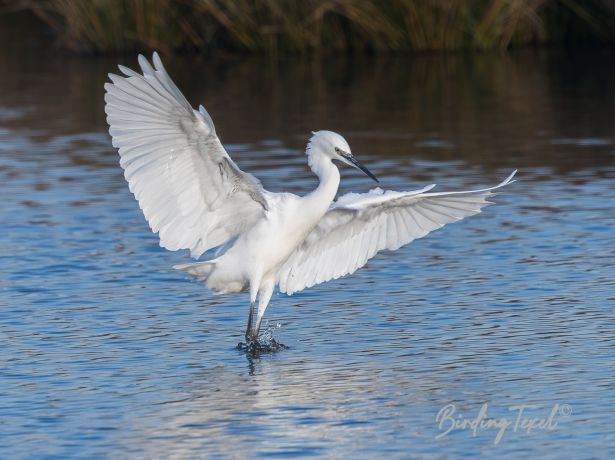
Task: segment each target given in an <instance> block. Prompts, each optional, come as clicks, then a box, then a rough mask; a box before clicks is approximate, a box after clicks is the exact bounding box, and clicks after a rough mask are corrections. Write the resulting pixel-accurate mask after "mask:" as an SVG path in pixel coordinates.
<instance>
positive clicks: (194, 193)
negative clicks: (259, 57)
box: [105, 53, 267, 257]
mask: <svg viewBox="0 0 615 460" xmlns="http://www.w3.org/2000/svg"><path fill="white" fill-rule="evenodd" d="M153 64H154V67H152V66H151V64H150V63H149V62H148V61H147V59H145V58H144V57H143V56H141V55H140V56H139V65H140V66H141V70H142V72H143V75H141V74H139V73H137V72H134V71H132V70H130V69H128V68H126V67H123V66H120V67H119V68H120V70H121V72H122V73H123V74H124V76H119V75H113V74H110V75H109V78H110V79H111V81H112V82H113V83H106V84H105V90H106V94H105V102H106V105H105V112H106V113H107V122H108V123H109V133H110V134H111V136H112V137H113V146H114V147H117V148H118V149H119V152H120V157H121V159H120V165H121V166H122V168H124V176H125V177H126V180H127V181H128V184H129V186H130V191H131V192H132V193H133V194H134V195H135V198H136V199H137V200H138V201H139V206H140V207H141V209H142V210H143V214H144V215H145V218H146V219H147V221H148V222H149V225H150V227H151V229H152V231H153V232H154V233H159V236H160V245H161V246H162V247H165V248H167V249H171V250H177V249H190V253H191V255H192V256H193V257H198V256H200V255H201V254H202V253H203V252H205V251H207V250H208V249H210V248H213V247H216V246H219V245H220V244H222V243H224V242H226V241H228V240H229V239H231V238H234V237H236V236H237V235H239V234H241V233H242V232H244V231H245V230H246V229H247V228H248V227H250V226H251V225H252V224H253V223H254V222H255V221H256V220H258V219H259V218H261V217H262V216H263V215H264V211H265V210H266V209H267V200H266V197H265V193H266V192H265V191H264V190H263V188H262V186H261V184H260V182H259V181H258V180H257V179H256V178H255V177H254V176H252V175H250V174H246V173H244V172H242V171H241V170H240V169H239V168H238V167H237V165H236V164H235V163H234V162H233V160H232V159H231V158H230V157H229V155H228V154H227V153H226V151H225V150H224V147H222V144H221V143H220V140H219V139H218V136H217V135H216V131H215V127H214V124H213V122H212V120H211V117H210V116H209V114H208V113H207V111H206V110H205V108H204V107H203V106H201V107H200V108H199V111H196V110H193V109H192V107H191V106H190V104H189V103H188V101H187V100H186V98H185V97H184V96H183V94H182V93H181V92H180V91H179V89H178V88H177V86H175V84H174V83H173V81H172V80H171V77H169V74H168V73H167V72H166V70H165V69H164V67H163V65H162V62H161V61H160V58H159V57H158V54H157V53H154V56H153Z"/></svg>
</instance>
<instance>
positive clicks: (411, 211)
mask: <svg viewBox="0 0 615 460" xmlns="http://www.w3.org/2000/svg"><path fill="white" fill-rule="evenodd" d="M515 172H516V171H515ZM515 172H513V173H512V174H511V175H510V176H508V178H506V180H504V181H503V182H502V183H501V184H499V185H497V186H495V187H490V188H486V189H481V190H469V191H463V192H441V193H429V190H431V189H432V188H433V187H434V186H433V185H432V186H429V187H425V188H424V189H422V190H417V191H414V192H393V191H387V192H385V191H383V190H381V189H374V190H372V191H370V192H368V193H361V194H358V193H348V194H346V195H344V196H342V197H340V198H339V199H338V200H337V201H336V202H334V203H333V204H332V205H331V207H330V208H329V210H328V211H327V213H326V214H325V215H324V216H323V218H322V219H321V220H320V222H319V223H318V225H317V226H316V227H315V228H314V229H313V230H312V231H311V232H310V233H309V234H308V236H307V237H306V239H305V241H304V242H303V244H301V245H300V246H299V247H298V248H297V249H295V251H294V252H293V253H292V254H291V255H290V256H289V258H288V259H287V260H286V262H284V264H283V265H282V267H281V268H280V269H279V270H278V274H277V282H278V285H279V289H280V292H285V293H287V294H292V293H294V292H297V291H301V290H302V289H305V288H307V287H310V286H313V285H315V284H319V283H323V282H325V281H328V280H330V279H335V278H339V277H340V276H344V275H347V274H349V273H353V272H355V271H356V270H357V269H359V268H360V267H362V266H363V265H365V264H366V263H367V261H368V260H369V259H371V258H372V257H374V256H375V255H376V254H377V253H378V252H379V251H382V250H384V249H391V250H394V249H397V248H399V247H401V246H403V245H405V244H408V243H410V242H411V241H412V240H415V239H417V238H422V237H424V236H425V235H427V234H428V233H429V232H431V231H433V230H436V229H438V228H440V227H442V226H443V225H445V224H447V223H449V222H455V221H457V220H460V219H463V218H464V217H467V216H471V215H473V214H476V213H479V212H480V210H481V208H483V207H484V206H486V205H488V204H490V202H489V201H487V198H488V197H489V196H491V195H493V191H494V190H496V189H498V188H500V187H503V186H505V185H507V184H509V183H510V182H511V181H512V178H513V176H514V175H515Z"/></svg>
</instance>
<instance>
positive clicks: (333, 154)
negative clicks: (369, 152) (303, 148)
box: [307, 131, 378, 182]
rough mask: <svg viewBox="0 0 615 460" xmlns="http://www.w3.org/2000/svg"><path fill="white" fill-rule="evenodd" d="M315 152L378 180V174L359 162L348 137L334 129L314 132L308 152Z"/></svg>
mask: <svg viewBox="0 0 615 460" xmlns="http://www.w3.org/2000/svg"><path fill="white" fill-rule="evenodd" d="M314 152H318V153H320V154H324V155H325V156H326V157H328V158H330V159H331V160H338V161H341V162H342V163H345V164H347V165H349V166H352V167H354V168H357V169H359V170H360V171H363V172H364V173H365V174H367V176H369V177H370V178H372V179H373V180H375V181H376V182H378V179H376V176H374V175H373V174H372V173H371V172H370V171H369V170H368V169H367V168H366V167H365V166H363V165H362V164H361V163H359V160H357V159H356V158H355V157H354V156H353V155H352V153H351V152H350V146H349V145H348V142H346V139H344V138H343V137H342V136H340V135H339V134H337V133H334V132H333V131H316V132H314V133H312V137H311V138H310V142H309V143H308V148H307V154H308V155H310V154H312V153H314Z"/></svg>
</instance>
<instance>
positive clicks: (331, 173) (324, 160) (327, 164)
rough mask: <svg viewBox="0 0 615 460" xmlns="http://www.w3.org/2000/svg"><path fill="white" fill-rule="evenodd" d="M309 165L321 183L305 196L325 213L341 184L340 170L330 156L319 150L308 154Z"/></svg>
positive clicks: (317, 208)
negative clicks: (320, 152)
mask: <svg viewBox="0 0 615 460" xmlns="http://www.w3.org/2000/svg"><path fill="white" fill-rule="evenodd" d="M308 165H309V166H310V169H311V170H312V171H314V174H316V175H317V176H318V179H319V180H320V183H319V184H318V187H316V189H315V190H313V191H312V192H311V193H309V194H308V195H306V196H305V198H306V199H307V200H309V202H310V203H312V204H313V205H314V207H315V208H316V210H318V211H319V212H320V213H322V214H324V213H325V212H326V211H327V209H328V208H329V205H330V204H331V202H332V201H333V199H334V198H335V194H336V193H337V189H338V187H339V185H340V171H339V169H337V166H335V165H334V164H333V162H332V161H331V159H330V158H328V157H327V156H325V155H322V154H319V153H318V152H317V151H313V152H312V153H311V154H310V155H309V156H308Z"/></svg>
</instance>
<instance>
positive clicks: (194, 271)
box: [173, 260, 216, 281]
mask: <svg viewBox="0 0 615 460" xmlns="http://www.w3.org/2000/svg"><path fill="white" fill-rule="evenodd" d="M215 265H216V262H215V261H213V260H208V261H206V262H194V263H191V264H181V265H174V266H173V268H174V269H175V270H182V271H184V272H186V273H188V274H189V275H192V276H195V277H196V278H198V279H200V280H203V281H207V278H209V275H211V272H212V270H213V269H214V267H215Z"/></svg>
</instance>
